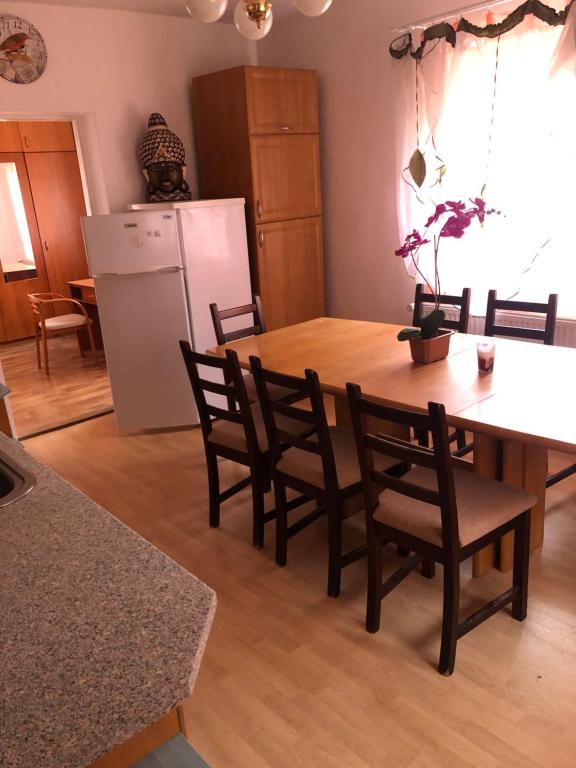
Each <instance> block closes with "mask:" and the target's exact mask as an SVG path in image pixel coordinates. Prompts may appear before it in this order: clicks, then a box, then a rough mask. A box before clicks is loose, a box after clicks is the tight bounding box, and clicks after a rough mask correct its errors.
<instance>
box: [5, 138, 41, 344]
mask: <svg viewBox="0 0 576 768" xmlns="http://www.w3.org/2000/svg"><path fill="white" fill-rule="evenodd" d="M4 164H8V165H9V166H10V169H11V170H10V173H11V174H12V176H11V177H8V176H5V175H4V174H3V173H2V166H3V165H4ZM14 167H15V168H16V174H15V176H16V177H17V178H14V174H13V170H14ZM0 174H1V175H2V178H1V179H0V314H1V319H2V322H1V327H0V340H1V341H14V340H15V339H21V338H26V337H27V336H32V335H33V334H34V316H33V315H32V311H31V309H30V303H29V301H28V299H27V296H28V294H29V293H44V292H46V291H48V290H49V288H48V280H47V277H46V268H45V266H44V257H43V255H42V247H41V245H40V235H39V232H38V226H37V223H36V217H35V214H34V205H33V203H32V194H31V192H30V185H29V181H28V174H27V173H26V163H25V162H24V155H23V154H22V153H0ZM5 196H6V197H5ZM26 229H27V233H28V236H29V247H31V249H32V257H33V260H34V263H35V267H34V268H33V269H29V270H23V271H19V270H20V268H21V267H22V266H23V265H24V264H25V263H28V262H21V263H18V262H19V261H20V256H22V255H24V252H25V246H23V243H24V238H25V237H26V234H25V232H26ZM27 255H28V256H30V254H29V253H28V254H27ZM32 266H34V265H32ZM12 268H15V270H16V271H13V270H12ZM24 273H26V275H28V274H29V275H30V277H28V276H26V277H25V278H23V275H24ZM22 278H23V279H22Z"/></svg>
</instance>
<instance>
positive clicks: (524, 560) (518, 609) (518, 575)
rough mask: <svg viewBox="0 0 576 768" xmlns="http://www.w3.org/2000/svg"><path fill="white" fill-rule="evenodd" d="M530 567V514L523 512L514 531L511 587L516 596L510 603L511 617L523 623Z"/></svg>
mask: <svg viewBox="0 0 576 768" xmlns="http://www.w3.org/2000/svg"><path fill="white" fill-rule="evenodd" d="M529 565H530V512H524V514H523V515H522V516H521V517H520V519H519V521H518V525H517V526H516V528H515V530H514V571H513V576H512V579H513V582H512V583H513V585H514V586H515V587H516V588H517V590H518V594H517V596H516V597H515V598H514V600H513V601H512V616H513V617H514V618H515V619H516V620H517V621H524V619H525V618H526V613H527V610H528V570H529Z"/></svg>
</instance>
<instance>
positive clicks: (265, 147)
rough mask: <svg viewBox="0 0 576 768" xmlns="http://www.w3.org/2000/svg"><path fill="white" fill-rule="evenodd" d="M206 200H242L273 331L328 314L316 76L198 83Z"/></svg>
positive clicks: (237, 73) (221, 76)
mask: <svg viewBox="0 0 576 768" xmlns="http://www.w3.org/2000/svg"><path fill="white" fill-rule="evenodd" d="M192 101H193V113H194V126H195V142H196V156H197V164H198V176H199V185H200V194H201V196H202V197H205V198H218V197H244V198H246V215H247V226H248V243H249V250H250V258H251V273H252V283H253V286H254V289H255V290H256V291H258V292H259V293H260V295H261V298H262V304H263V309H264V315H265V318H266V324H267V326H268V328H269V329H270V330H273V329H274V328H281V327H282V326H285V325H291V324H293V323H299V322H303V321H304V320H310V319H312V318H314V317H319V316H321V315H323V314H324V313H325V299H324V257H323V245H322V193H321V183H320V140H319V135H318V130H319V128H318V95H317V80H316V73H315V72H314V71H312V70H303V69H276V68H269V67H236V68H234V69H229V70H224V71H222V72H214V73H212V74H209V75H203V76H201V77H197V78H195V79H194V80H193V86H192Z"/></svg>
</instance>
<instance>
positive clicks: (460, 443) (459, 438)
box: [456, 429, 466, 451]
mask: <svg viewBox="0 0 576 768" xmlns="http://www.w3.org/2000/svg"><path fill="white" fill-rule="evenodd" d="M456 447H457V449H458V450H459V451H460V450H462V449H463V448H466V432H465V431H464V430H463V429H457V430H456Z"/></svg>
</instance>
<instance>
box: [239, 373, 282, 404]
mask: <svg viewBox="0 0 576 768" xmlns="http://www.w3.org/2000/svg"><path fill="white" fill-rule="evenodd" d="M244 384H245V385H246V394H247V395H248V400H250V402H251V403H257V402H258V401H259V399H260V398H259V397H258V392H257V391H256V382H255V381H254V376H252V374H251V373H247V374H246V376H244ZM267 386H268V394H269V395H270V399H271V400H276V401H278V400H283V399H284V398H285V397H290V396H291V395H293V394H294V390H293V389H289V388H288V387H280V386H278V385H277V384H268V385H267Z"/></svg>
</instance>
